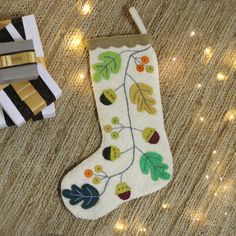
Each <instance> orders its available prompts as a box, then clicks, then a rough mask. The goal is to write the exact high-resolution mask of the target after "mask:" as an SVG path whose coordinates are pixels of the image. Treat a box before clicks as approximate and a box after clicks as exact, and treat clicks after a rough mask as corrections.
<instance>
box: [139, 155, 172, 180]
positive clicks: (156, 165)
mask: <svg viewBox="0 0 236 236" xmlns="http://www.w3.org/2000/svg"><path fill="white" fill-rule="evenodd" d="M140 168H141V171H142V173H143V174H145V175H147V174H148V173H149V172H150V173H151V178H152V180H154V181H157V180H159V179H163V180H168V179H170V178H171V175H170V174H169V173H168V172H167V169H168V165H167V164H165V163H163V157H162V156H161V155H160V154H158V153H156V152H146V153H144V154H143V155H142V156H141V158H140Z"/></svg>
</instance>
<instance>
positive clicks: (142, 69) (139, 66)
mask: <svg viewBox="0 0 236 236" xmlns="http://www.w3.org/2000/svg"><path fill="white" fill-rule="evenodd" d="M136 69H137V71H138V72H143V71H144V65H137V67H136Z"/></svg>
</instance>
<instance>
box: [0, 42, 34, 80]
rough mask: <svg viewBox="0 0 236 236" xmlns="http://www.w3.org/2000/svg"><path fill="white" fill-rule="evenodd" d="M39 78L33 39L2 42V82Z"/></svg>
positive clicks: (0, 69) (0, 63) (0, 66)
mask: <svg viewBox="0 0 236 236" xmlns="http://www.w3.org/2000/svg"><path fill="white" fill-rule="evenodd" d="M37 78H38V70H37V57H36V54H35V50H34V44H33V41H32V40H22V41H16V42H9V43H0V84H7V83H12V82H17V81H23V80H33V79H37Z"/></svg>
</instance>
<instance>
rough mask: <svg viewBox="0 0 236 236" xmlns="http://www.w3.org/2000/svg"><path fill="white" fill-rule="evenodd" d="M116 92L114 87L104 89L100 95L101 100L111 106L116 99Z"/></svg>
mask: <svg viewBox="0 0 236 236" xmlns="http://www.w3.org/2000/svg"><path fill="white" fill-rule="evenodd" d="M116 98H117V96H116V92H115V91H114V90H113V89H104V90H103V91H102V95H101V96H100V102H101V103H102V104H103V105H106V106H109V105H111V104H113V103H114V102H115V101H116Z"/></svg>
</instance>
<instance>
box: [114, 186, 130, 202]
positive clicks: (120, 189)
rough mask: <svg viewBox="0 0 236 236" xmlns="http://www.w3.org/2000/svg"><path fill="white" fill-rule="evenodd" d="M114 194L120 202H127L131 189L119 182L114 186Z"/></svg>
mask: <svg viewBox="0 0 236 236" xmlns="http://www.w3.org/2000/svg"><path fill="white" fill-rule="evenodd" d="M115 194H116V195H117V196H118V197H119V198H120V199H122V200H127V199H129V198H130V195H131V188H130V187H129V185H128V184H127V183H126V182H121V183H119V184H117V185H116V190H115Z"/></svg>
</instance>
